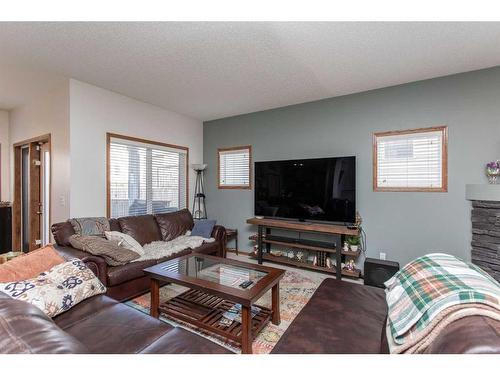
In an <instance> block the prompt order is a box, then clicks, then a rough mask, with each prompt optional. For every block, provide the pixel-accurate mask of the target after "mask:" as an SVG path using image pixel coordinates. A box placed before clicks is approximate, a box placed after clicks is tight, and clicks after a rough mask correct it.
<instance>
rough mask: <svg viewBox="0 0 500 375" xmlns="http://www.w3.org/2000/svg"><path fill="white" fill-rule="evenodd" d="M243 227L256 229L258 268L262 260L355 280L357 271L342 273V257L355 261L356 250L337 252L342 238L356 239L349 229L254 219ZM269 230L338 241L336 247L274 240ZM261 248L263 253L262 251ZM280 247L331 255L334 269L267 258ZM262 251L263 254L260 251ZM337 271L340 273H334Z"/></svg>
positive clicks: (329, 244) (318, 224)
mask: <svg viewBox="0 0 500 375" xmlns="http://www.w3.org/2000/svg"><path fill="white" fill-rule="evenodd" d="M247 224H252V225H256V226H257V247H258V250H257V259H258V262H259V264H262V262H263V261H264V260H266V261H271V262H276V263H281V264H286V265H292V266H296V267H300V268H307V269H312V270H317V271H322V272H328V273H333V274H336V277H337V279H341V278H342V276H343V275H344V276H350V277H355V278H357V277H359V271H348V270H342V255H345V256H353V257H357V256H358V255H359V250H358V251H357V252H353V251H348V252H344V251H343V250H341V248H342V244H343V243H344V240H345V236H357V235H359V229H349V228H348V227H346V226H343V225H332V224H320V223H302V222H298V221H286V220H276V219H257V218H251V219H248V220H247ZM272 229H278V230H286V231H293V232H298V233H317V234H322V235H331V236H335V239H336V240H338V237H339V236H340V243H339V244H338V245H339V246H336V243H337V241H335V240H333V241H331V242H327V241H316V240H307V239H300V238H299V239H297V238H290V237H282V236H274V235H272V232H271V231H272ZM264 244H265V249H264ZM272 245H277V246H284V247H288V248H293V249H303V250H308V251H313V252H316V254H318V255H317V256H319V255H320V254H322V253H328V254H335V267H333V268H327V267H321V266H318V265H314V264H312V263H308V262H301V261H297V260H293V259H289V258H287V257H284V256H274V255H271V253H270V251H271V246H272ZM264 250H265V251H264ZM337 270H342V271H341V272H337Z"/></svg>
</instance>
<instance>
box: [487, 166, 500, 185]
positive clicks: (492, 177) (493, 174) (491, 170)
mask: <svg viewBox="0 0 500 375" xmlns="http://www.w3.org/2000/svg"><path fill="white" fill-rule="evenodd" d="M486 175H487V176H488V182H489V183H490V184H496V183H497V178H498V176H499V175H500V161H498V160H497V161H491V162H489V163H488V164H486Z"/></svg>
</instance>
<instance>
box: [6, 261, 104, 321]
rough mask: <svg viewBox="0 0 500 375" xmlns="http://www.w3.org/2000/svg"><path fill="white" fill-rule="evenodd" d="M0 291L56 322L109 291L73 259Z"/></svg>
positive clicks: (8, 285) (83, 265) (84, 266)
mask: <svg viewBox="0 0 500 375" xmlns="http://www.w3.org/2000/svg"><path fill="white" fill-rule="evenodd" d="M0 291H1V292H3V293H5V294H7V295H9V296H10V297H12V298H14V299H18V300H21V301H25V302H29V303H31V304H32V305H34V306H36V307H38V308H39V309H40V310H42V311H43V312H44V313H45V314H47V315H48V316H49V317H51V318H52V317H54V316H56V315H59V314H61V313H63V312H65V311H67V310H69V309H71V308H72V307H73V306H75V305H76V304H78V303H80V302H81V301H83V300H85V299H87V298H90V297H92V296H96V295H98V294H102V293H105V292H106V288H105V287H104V285H102V283H101V282H100V281H99V279H98V278H97V277H96V276H95V275H94V273H93V272H92V271H91V270H90V269H89V268H88V267H87V266H86V265H85V263H83V262H82V261H81V260H80V259H72V260H70V261H69V262H65V263H61V264H58V265H57V266H55V267H52V268H51V269H50V270H48V271H45V272H42V273H41V274H40V275H38V276H37V277H34V278H32V279H27V280H21V281H11V282H8V283H0Z"/></svg>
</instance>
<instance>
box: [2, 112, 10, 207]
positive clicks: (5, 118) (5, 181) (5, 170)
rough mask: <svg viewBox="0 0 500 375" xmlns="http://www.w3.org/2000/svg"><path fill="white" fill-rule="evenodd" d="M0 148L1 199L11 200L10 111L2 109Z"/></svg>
mask: <svg viewBox="0 0 500 375" xmlns="http://www.w3.org/2000/svg"><path fill="white" fill-rule="evenodd" d="M0 148H1V155H0V160H1V165H0V173H1V175H0V180H1V181H2V182H1V184H2V186H1V189H0V190H1V191H2V195H1V196H0V200H2V201H8V200H10V186H9V180H10V176H9V165H10V164H9V159H10V153H9V150H10V139H9V112H7V111H2V110H0Z"/></svg>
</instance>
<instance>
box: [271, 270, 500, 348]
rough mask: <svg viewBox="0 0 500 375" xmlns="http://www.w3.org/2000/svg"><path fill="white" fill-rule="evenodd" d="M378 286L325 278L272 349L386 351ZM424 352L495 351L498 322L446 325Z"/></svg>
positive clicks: (481, 320) (498, 341) (381, 295)
mask: <svg viewBox="0 0 500 375" xmlns="http://www.w3.org/2000/svg"><path fill="white" fill-rule="evenodd" d="M386 319H387V303H386V301H385V292H384V290H383V289H379V288H375V287H371V286H366V285H359V284H355V283H350V282H346V281H339V280H336V279H326V280H324V281H323V282H322V283H321V285H320V286H319V288H318V289H317V290H316V292H315V293H314V295H313V296H312V298H311V299H310V300H309V302H308V303H307V304H306V306H305V307H304V308H303V309H302V310H301V311H300V313H299V315H297V317H296V318H295V319H294V320H293V322H292V324H291V325H290V326H289V327H288V329H287V330H286V331H285V333H284V334H283V336H281V339H280V340H279V341H278V343H277V344H276V346H275V347H274V348H273V350H272V353H276V354H350V353H356V354H380V353H382V354H385V353H388V351H389V348H388V345H387V338H386V335H385V325H386ZM426 353H427V354H438V353H447V354H461V353H468V354H473V353H500V322H498V321H496V320H493V319H490V318H486V317H482V316H469V317H465V318H462V319H459V320H457V321H455V322H453V323H451V324H449V325H448V326H447V327H446V328H445V329H444V330H443V331H442V332H441V333H440V335H439V336H438V337H437V338H436V339H435V340H434V341H433V342H432V344H431V345H430V346H429V347H428V348H427V349H426Z"/></svg>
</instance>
